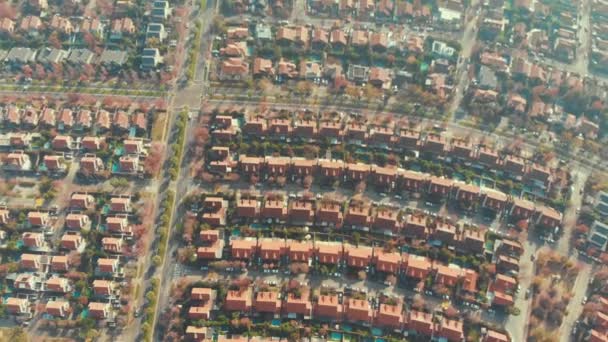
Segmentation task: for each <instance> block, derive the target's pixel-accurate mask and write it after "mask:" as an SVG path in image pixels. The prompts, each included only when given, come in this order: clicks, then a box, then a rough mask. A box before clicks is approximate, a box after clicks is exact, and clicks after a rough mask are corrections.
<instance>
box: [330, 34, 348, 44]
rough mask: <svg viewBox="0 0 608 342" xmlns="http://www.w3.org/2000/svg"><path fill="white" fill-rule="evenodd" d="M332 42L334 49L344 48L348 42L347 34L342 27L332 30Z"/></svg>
mask: <svg viewBox="0 0 608 342" xmlns="http://www.w3.org/2000/svg"><path fill="white" fill-rule="evenodd" d="M330 43H331V46H332V48H333V49H343V48H345V47H346V44H348V40H347V38H346V34H345V33H344V31H343V30H341V29H334V30H332V31H331V35H330Z"/></svg>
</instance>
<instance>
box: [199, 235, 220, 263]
mask: <svg viewBox="0 0 608 342" xmlns="http://www.w3.org/2000/svg"><path fill="white" fill-rule="evenodd" d="M199 238H200V240H201V243H202V246H200V247H199V248H198V249H197V250H196V254H197V256H198V258H199V259H207V260H214V259H221V258H222V251H223V249H224V240H223V239H221V238H220V232H219V230H213V229H210V230H202V231H201V232H200V235H199Z"/></svg>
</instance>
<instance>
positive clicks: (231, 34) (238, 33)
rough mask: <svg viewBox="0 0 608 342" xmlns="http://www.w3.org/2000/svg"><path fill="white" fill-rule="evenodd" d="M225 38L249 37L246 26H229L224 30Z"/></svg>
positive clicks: (233, 39)
mask: <svg viewBox="0 0 608 342" xmlns="http://www.w3.org/2000/svg"><path fill="white" fill-rule="evenodd" d="M226 38H228V39H229V40H231V41H235V40H245V39H247V38H249V29H248V28H246V27H230V28H228V30H227V31H226Z"/></svg>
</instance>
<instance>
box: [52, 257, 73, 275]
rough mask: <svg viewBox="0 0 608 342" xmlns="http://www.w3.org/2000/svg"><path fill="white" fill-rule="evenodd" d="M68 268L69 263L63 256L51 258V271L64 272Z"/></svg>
mask: <svg viewBox="0 0 608 342" xmlns="http://www.w3.org/2000/svg"><path fill="white" fill-rule="evenodd" d="M69 268H70V262H69V259H68V257H67V256H65V255H54V256H53V257H52V258H51V271H53V272H64V271H67V270H68V269H69Z"/></svg>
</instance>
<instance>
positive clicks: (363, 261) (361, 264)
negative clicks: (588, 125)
mask: <svg viewBox="0 0 608 342" xmlns="http://www.w3.org/2000/svg"><path fill="white" fill-rule="evenodd" d="M344 254H345V255H346V263H347V265H348V266H350V267H353V268H365V267H368V266H369V265H370V263H371V261H372V256H373V254H374V252H373V248H372V247H367V246H358V247H355V246H351V245H345V246H344Z"/></svg>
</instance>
